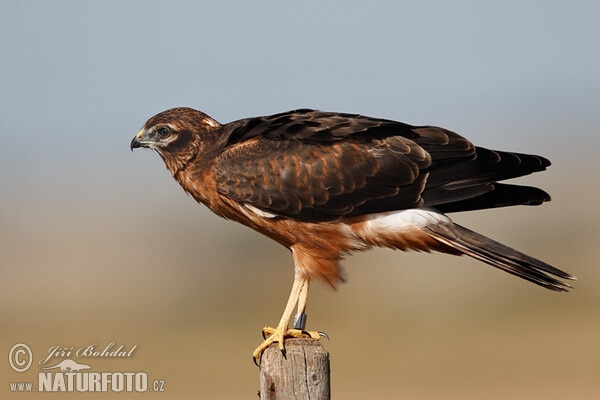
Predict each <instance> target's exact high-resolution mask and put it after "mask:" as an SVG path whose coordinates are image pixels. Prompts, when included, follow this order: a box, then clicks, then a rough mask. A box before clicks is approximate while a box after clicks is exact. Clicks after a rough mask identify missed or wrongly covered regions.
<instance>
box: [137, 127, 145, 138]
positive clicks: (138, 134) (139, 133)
mask: <svg viewBox="0 0 600 400" xmlns="http://www.w3.org/2000/svg"><path fill="white" fill-rule="evenodd" d="M143 132H144V128H142V129H140V131H139V132H138V133H137V135H135V137H136V138H139V137H140V136H142V133H143Z"/></svg>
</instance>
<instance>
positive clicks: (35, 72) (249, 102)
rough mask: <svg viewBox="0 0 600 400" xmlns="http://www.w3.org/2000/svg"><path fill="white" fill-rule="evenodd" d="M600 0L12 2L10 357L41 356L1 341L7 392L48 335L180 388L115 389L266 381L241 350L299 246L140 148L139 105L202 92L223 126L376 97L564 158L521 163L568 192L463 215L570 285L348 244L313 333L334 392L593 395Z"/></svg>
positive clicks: (5, 32)
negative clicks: (120, 349)
mask: <svg viewBox="0 0 600 400" xmlns="http://www.w3.org/2000/svg"><path fill="white" fill-rule="evenodd" d="M598 15H600V3H599V2H597V1H580V2H560V1H526V2H522V1H503V2H485V3H484V2H477V1H453V2H443V1H419V2H391V1H390V2H385V1H382V2H369V3H368V4H367V3H366V2H364V3H358V2H349V1H304V2H301V3H298V4H293V5H285V4H282V2H276V1H255V2H244V1H220V2H198V1H194V2H192V1H187V2H186V1H171V2H169V3H168V5H167V3H166V2H159V1H104V2H79V1H52V2H44V1H28V2H22V1H17V0H4V1H2V3H1V5H0V46H1V49H2V57H1V60H0V84H1V87H0V131H1V138H2V144H1V145H0V183H1V184H0V313H1V315H2V318H1V321H0V352H1V353H3V354H5V355H6V354H7V353H8V352H9V349H10V348H11V346H12V345H13V344H15V343H19V342H24V343H26V344H28V345H29V346H30V347H31V349H32V351H33V353H34V366H33V367H32V369H30V370H29V371H27V372H25V373H22V374H18V373H16V372H14V371H13V370H12V369H11V368H10V367H9V365H8V363H6V361H5V362H4V364H3V365H2V366H1V367H0V371H1V382H0V383H1V385H0V397H2V398H13V396H14V397H15V398H17V397H19V398H20V397H22V396H23V395H22V394H21V395H19V394H12V393H10V392H9V389H8V383H9V382H25V381H36V379H37V372H36V371H37V368H38V366H37V365H36V363H37V362H38V361H39V359H41V358H42V356H46V355H47V352H48V349H49V348H50V347H52V346H56V345H59V346H66V347H74V348H75V349H77V348H79V347H82V346H85V345H89V344H97V345H98V347H105V346H106V345H108V344H109V343H110V342H116V344H117V345H121V344H122V345H124V346H125V347H126V348H131V347H133V346H134V345H137V348H136V350H135V352H134V354H133V357H131V358H126V359H118V360H111V359H87V360H86V359H80V358H77V359H76V360H77V361H79V362H84V363H85V362H87V363H88V364H90V365H92V366H93V368H94V369H93V370H94V371H146V372H147V373H148V375H149V378H150V379H151V380H153V379H161V380H164V381H165V390H166V392H165V393H162V394H157V393H142V394H136V393H133V394H127V393H121V394H119V397H122V398H152V397H162V398H169V399H191V398H219V399H241V398H256V391H257V390H258V369H257V368H256V367H255V366H254V365H253V364H252V362H251V357H250V355H251V351H252V350H253V349H254V347H255V346H256V345H258V343H259V342H260V340H261V336H260V329H261V328H262V327H263V326H264V325H267V324H268V325H272V324H275V323H276V322H277V320H278V318H279V317H280V315H281V311H282V309H283V306H284V303H285V301H286V299H287V296H288V293H289V289H290V287H291V284H292V279H293V267H292V259H291V256H290V254H289V253H288V252H287V251H286V250H285V249H284V248H282V247H280V246H279V245H278V244H276V243H275V242H271V241H270V240H269V239H267V238H264V237H262V236H260V235H259V234H256V233H254V232H252V231H251V230H249V229H248V228H245V227H243V226H241V225H237V224H235V223H233V222H226V221H224V220H220V219H219V218H218V217H216V216H214V215H212V214H211V213H210V212H209V211H208V210H207V209H206V208H205V207H203V206H200V205H197V204H195V203H194V201H193V200H192V199H191V198H190V197H188V196H186V195H185V194H184V192H183V191H182V190H181V189H180V188H179V186H178V185H177V183H176V182H175V181H174V180H173V179H172V178H171V176H170V174H169V173H168V171H167V170H166V169H165V167H164V165H163V162H162V161H161V160H160V158H159V157H158V156H157V155H156V154H154V153H153V152H151V151H136V152H135V153H133V154H132V153H131V152H130V151H129V142H130V141H131V139H132V138H133V136H134V135H135V134H136V132H137V131H138V130H139V129H140V127H141V126H142V124H143V123H144V122H145V121H146V119H148V118H149V117H151V116H152V115H154V114H156V113H158V112H160V111H162V110H164V109H167V108H170V107H174V106H190V107H194V108H197V109H200V110H202V111H204V112H206V113H207V114H209V115H211V116H212V117H213V118H215V119H217V120H218V121H220V122H223V123H224V122H229V121H232V120H236V119H240V118H245V117H249V116H257V115H266V114H271V113H276V112H281V111H285V110H289V109H294V108H301V107H310V108H318V109H322V110H328V111H342V112H350V113H361V114H365V115H370V116H375V117H383V118H388V119H395V120H399V121H403V122H408V123H412V124H432V125H438V126H442V127H445V128H447V129H450V130H453V131H456V132H458V133H460V134H462V135H464V136H466V137H467V138H469V139H470V140H472V141H473V142H474V143H476V144H477V145H480V146H484V147H489V148H495V149H503V150H512V151H519V152H525V153H527V152H529V153H536V154H542V155H544V156H546V157H548V158H549V159H550V160H552V162H553V166H552V167H551V168H550V169H549V170H548V171H547V172H544V173H541V174H538V175H535V176H529V177H525V178H522V179H521V180H519V181H518V182H521V183H524V184H529V185H536V186H539V187H542V188H543V189H545V190H547V191H548V192H550V193H551V194H552V197H553V200H552V202H550V203H548V204H545V205H544V206H542V207H535V208H527V207H515V208H509V209H501V210H490V211H481V212H474V213H467V214H455V215H453V218H454V219H455V220H456V221H457V222H459V223H461V224H463V225H466V226H468V227H470V228H471V229H474V230H477V231H479V232H481V233H484V234H486V235H488V236H491V237H493V238H495V239H497V240H500V241H502V242H504V243H506V244H508V245H511V246H513V247H516V248H518V249H520V250H522V251H525V252H527V253H528V254H531V255H533V256H535V257H539V258H541V259H543V260H545V261H547V262H549V263H551V264H553V265H555V266H557V267H560V268H563V269H565V270H566V271H568V272H570V273H572V274H574V275H577V276H578V277H579V281H578V282H577V283H576V285H575V286H576V289H575V290H573V291H572V292H571V293H568V294H560V293H554V292H550V291H547V290H544V289H542V288H539V287H536V286H534V285H532V284H530V283H528V282H525V281H522V280H519V279H517V278H515V277H512V276H510V275H508V274H505V273H503V272H501V271H498V270H495V269H493V268H491V267H489V266H486V265H485V264H482V263H480V262H476V261H474V260H471V259H467V258H464V257H463V258H459V257H452V256H447V255H437V254H431V255H424V254H415V253H401V252H393V251H386V250H374V251H371V252H368V253H363V254H357V255H354V256H352V257H350V258H348V259H347V260H346V261H345V266H346V269H347V273H348V278H349V279H348V282H347V284H345V285H343V286H341V287H340V288H339V289H338V290H337V291H333V290H331V289H329V288H326V287H324V286H322V285H320V284H315V285H313V289H312V291H311V296H310V299H309V308H308V312H309V319H308V328H310V329H316V330H322V331H325V332H327V334H328V335H329V336H330V337H331V342H330V343H326V344H325V346H326V349H327V350H328V351H329V352H330V353H331V369H332V394H333V397H334V398H338V399H366V398H377V399H396V398H406V399H440V398H456V399H459V398H460V399H481V398H486V399H506V398H547V399H559V398H560V399H562V398H570V399H590V398H597V397H598V396H600V383H599V382H600V381H599V379H598V378H599V376H600V340H599V338H600V313H599V311H600V310H599V306H600V291H599V290H598V288H599V287H600V268H599V266H598V261H599V257H598V252H597V248H598V243H599V241H600V230H599V228H598V226H599V225H600V216H599V213H598V208H597V204H596V203H597V199H598V196H599V195H600V189H599V188H598V180H599V175H598V171H599V167H600V161H599V159H598V157H597V149H598V145H599V144H600V135H599V132H598V126H599V122H600V121H599V119H600V117H599V115H600V78H599V74H598V68H599V66H600V52H599V51H598V38H599V37H600V28H599V25H598V23H597V20H598ZM61 359H62V358H60V357H59V358H55V359H54V361H59V360H61ZM4 360H6V356H4ZM46 365H48V364H46ZM57 396H60V397H61V398H62V397H63V395H52V394H47V393H31V394H29V395H27V397H28V398H40V399H42V398H47V397H53V398H56V397H57ZM70 396H72V397H81V396H85V395H81V394H72V395H66V396H64V397H65V398H68V397H70ZM94 396H95V397H94V398H96V399H98V398H113V397H114V395H113V394H106V395H102V394H98V393H97V394H94Z"/></svg>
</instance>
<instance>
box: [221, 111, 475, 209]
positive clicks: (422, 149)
mask: <svg viewBox="0 0 600 400" xmlns="http://www.w3.org/2000/svg"><path fill="white" fill-rule="evenodd" d="M227 128H228V129H229V131H228V134H229V136H228V146H227V147H226V149H225V151H224V152H223V154H222V155H221V156H220V157H219V158H218V160H217V162H216V164H215V173H216V180H217V187H218V190H219V191H220V192H221V193H222V194H224V195H226V196H228V197H229V198H232V199H234V200H236V201H239V202H241V203H247V204H250V205H252V206H254V207H258V208H259V209H262V210H264V211H269V212H272V213H274V214H277V215H282V216H288V217H293V218H296V219H299V220H312V221H320V220H332V219H336V218H339V217H341V216H344V215H354V214H355V210H358V209H360V208H361V207H362V206H367V205H369V204H377V202H378V201H381V200H383V199H392V200H393V206H391V207H392V209H399V208H413V207H419V206H421V205H423V199H422V197H421V194H422V193H423V191H424V189H425V184H426V182H427V177H428V174H429V172H428V171H429V169H430V168H431V166H432V156H431V154H434V155H435V157H436V158H439V159H440V160H442V161H444V160H450V159H455V158H460V159H464V158H468V159H470V158H472V157H473V155H474V152H475V148H474V146H473V145H472V144H471V143H470V142H469V141H467V140H466V139H464V138H462V137H460V136H459V135H457V134H455V133H453V132H450V131H447V130H444V129H441V128H433V127H421V128H413V127H411V126H410V125H406V124H402V123H398V122H394V121H387V120H378V119H374V118H368V117H362V116H357V115H348V114H334V113H325V112H319V111H310V110H299V111H295V112H289V113H283V114H277V115H274V116H270V117H259V118H253V119H248V120H243V121H238V122H234V123H232V124H230V126H228V127H227ZM443 148H445V149H446V151H442V149H443Z"/></svg>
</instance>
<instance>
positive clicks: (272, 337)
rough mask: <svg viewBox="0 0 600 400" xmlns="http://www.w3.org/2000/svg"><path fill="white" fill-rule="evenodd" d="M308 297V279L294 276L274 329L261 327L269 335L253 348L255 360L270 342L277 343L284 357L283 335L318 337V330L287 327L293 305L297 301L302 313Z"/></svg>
mask: <svg viewBox="0 0 600 400" xmlns="http://www.w3.org/2000/svg"><path fill="white" fill-rule="evenodd" d="M307 297H308V280H306V279H300V278H296V279H295V280H294V284H293V285H292V291H291V292H290V297H289V299H288V302H287V304H286V306H285V310H284V311H283V315H282V316H281V320H280V321H279V324H277V327H276V328H275V329H273V328H270V327H265V328H264V329H263V333H264V334H268V335H269V336H268V337H267V338H266V339H265V340H264V341H263V342H262V343H261V344H260V345H259V346H258V347H257V348H256V349H255V350H254V352H253V353H252V357H253V358H254V359H255V360H258V359H259V358H260V354H261V353H262V352H263V351H264V350H265V349H266V348H267V347H269V346H270V345H271V343H275V342H277V343H279V350H280V351H281V353H282V354H283V355H284V357H285V347H284V344H283V341H284V338H285V337H306V336H309V337H311V338H313V339H319V333H318V332H307V331H305V330H304V328H302V329H288V322H289V320H290V317H291V316H292V312H293V311H294V306H295V305H296V303H298V314H302V315H304V311H305V309H306V299H307Z"/></svg>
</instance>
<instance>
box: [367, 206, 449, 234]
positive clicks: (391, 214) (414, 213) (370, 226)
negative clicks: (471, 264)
mask: <svg viewBox="0 0 600 400" xmlns="http://www.w3.org/2000/svg"><path fill="white" fill-rule="evenodd" d="M451 221H452V220H451V219H450V218H448V217H447V216H446V215H444V214H442V213H440V212H439V211H437V210H434V209H433V208H414V209H410V210H401V211H388V212H384V213H378V214H372V215H370V216H368V218H367V220H366V221H365V222H364V225H363V229H364V230H365V231H367V232H373V233H377V232H381V231H388V232H398V233H400V232H406V231H410V230H413V229H415V228H420V227H423V226H427V225H435V224H440V223H445V222H446V223H447V222H451Z"/></svg>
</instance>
